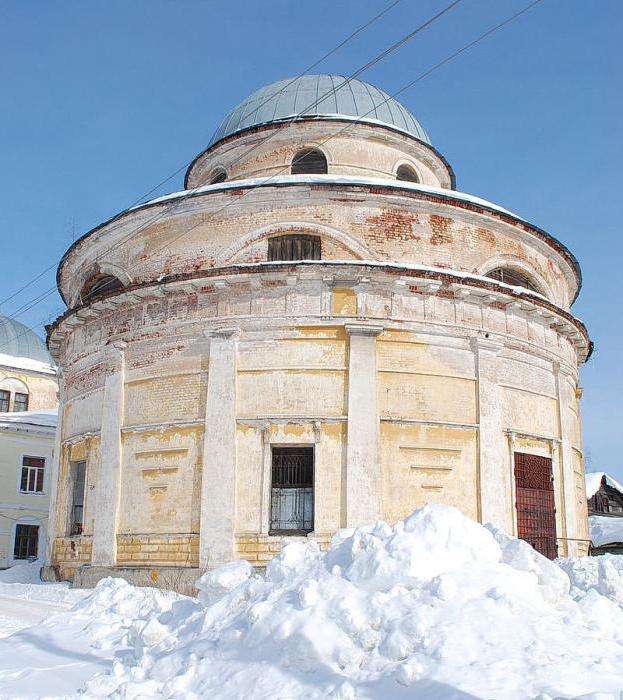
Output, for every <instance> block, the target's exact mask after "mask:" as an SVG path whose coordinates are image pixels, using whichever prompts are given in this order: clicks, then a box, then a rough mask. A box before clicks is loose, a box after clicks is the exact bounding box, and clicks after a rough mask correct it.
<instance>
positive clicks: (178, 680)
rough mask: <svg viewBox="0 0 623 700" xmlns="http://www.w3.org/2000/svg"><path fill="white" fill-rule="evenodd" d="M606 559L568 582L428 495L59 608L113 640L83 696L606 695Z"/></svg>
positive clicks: (609, 644)
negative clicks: (365, 519)
mask: <svg viewBox="0 0 623 700" xmlns="http://www.w3.org/2000/svg"><path fill="white" fill-rule="evenodd" d="M613 559H614V560H615V561H618V559H617V558H608V559H604V560H603V563H602V562H601V561H599V562H597V564H593V562H592V561H591V560H589V562H590V563H589V564H588V565H587V566H586V567H584V564H583V562H584V561H585V560H577V561H576V560H573V561H572V562H571V563H569V564H565V565H564V566H565V567H566V569H567V570H568V572H570V573H571V574H572V581H573V588H571V584H570V579H569V576H568V575H567V574H566V573H565V572H564V571H563V569H562V568H560V567H559V566H558V565H557V564H556V563H554V562H550V561H549V560H547V559H545V558H543V557H541V556H540V555H539V554H537V553H536V552H535V551H534V550H532V548H531V547H530V546H529V545H528V544H526V543H525V542H522V541H519V540H516V539H513V538H510V537H508V536H507V535H505V534H504V533H503V532H501V531H500V530H497V529H496V528H493V527H491V526H489V527H482V526H480V525H478V524H476V523H474V522H473V521H471V520H469V519H467V518H465V517H464V516H463V515H461V514H460V513H459V511H457V510H455V509H453V508H449V507H445V506H439V505H432V504H429V505H427V506H425V507H424V508H422V509H421V510H419V511H417V512H416V513H414V514H413V515H412V516H410V517H409V518H407V519H405V520H404V521H401V522H399V523H397V524H396V525H395V526H394V527H390V526H389V525H387V524H385V523H377V524H375V525H373V526H370V527H365V528H359V529H357V530H354V531H342V532H341V533H339V534H338V535H337V536H336V537H335V538H334V541H333V543H332V546H331V548H330V550H329V551H328V552H327V553H322V552H320V551H319V549H318V547H317V546H316V545H315V544H314V543H313V542H309V543H307V544H303V543H292V544H290V545H289V546H287V547H286V548H285V549H284V550H283V552H282V553H281V554H280V555H278V556H277V557H275V558H274V559H273V560H272V561H271V562H270V563H269V565H268V568H267V571H266V575H265V576H260V575H258V574H256V573H254V571H253V569H252V568H251V567H250V566H249V565H248V564H246V563H245V562H238V563H232V564H229V565H228V566H226V567H223V568H222V569H219V570H217V571H213V572H211V573H209V574H206V575H205V576H203V577H202V578H201V579H200V581H199V588H200V591H201V598H202V602H195V601H192V600H190V599H183V598H180V599H179V600H176V601H171V600H164V599H162V598H160V597H159V595H163V594H159V595H156V594H155V593H154V592H153V591H149V590H148V589H134V588H132V587H130V586H127V584H123V583H121V582H119V581H116V580H110V579H109V580H107V581H105V582H102V583H100V585H99V586H98V587H97V589H96V590H95V592H94V593H93V594H92V595H91V596H90V597H89V598H88V599H86V600H85V601H83V602H82V603H79V604H78V605H77V606H76V607H75V608H74V612H73V613H72V614H73V615H74V616H76V615H77V616H82V617H87V618H93V620H102V622H101V623H98V622H96V621H94V622H92V623H91V627H90V630H89V638H91V637H92V636H93V625H96V626H97V625H98V624H100V627H99V628H98V633H97V634H96V635H95V638H96V639H97V640H98V643H100V644H102V643H104V642H105V640H106V639H107V638H114V640H113V642H112V643H114V644H119V643H122V644H123V646H126V645H127V647H128V648H127V649H126V650H124V651H123V652H122V653H118V654H117V656H116V659H115V661H114V663H113V667H112V672H111V673H108V674H100V675H98V676H96V677H95V678H93V679H92V680H91V681H89V682H88V683H87V684H86V695H87V697H107V696H109V695H111V694H116V695H115V697H121V698H138V697H175V698H181V697H184V698H190V699H193V698H199V697H209V698H211V699H218V698H223V699H225V698H227V699H228V700H229V699H231V698H245V699H246V698H253V699H264V698H265V699H269V698H270V699H271V700H272V699H273V698H306V699H307V698H309V699H313V698H343V699H351V698H352V699H354V698H379V699H380V698H383V699H385V698H414V697H418V698H423V699H425V700H426V699H432V698H474V697H477V698H493V697H495V698H496V699H497V700H503V699H504V698H536V697H538V698H540V699H541V700H545V699H547V698H555V697H571V696H573V697H575V696H578V695H585V694H589V693H604V694H605V695H600V696H599V697H600V700H604V699H605V698H614V697H615V695H616V697H618V691H619V690H620V689H622V688H623V610H622V609H621V607H620V602H621V600H623V593H622V591H623V583H622V582H621V581H622V576H621V574H622V573H623V564H621V565H618V564H615V563H612V561H613ZM583 567H584V568H583ZM600 567H601V568H600ZM126 597H129V598H131V602H130V603H127V608H126V607H124V606H126V603H125V602H124V601H125V598H126ZM613 601H614V602H613ZM120 625H121V626H123V632H122V633H121V632H120ZM120 634H121V637H120ZM107 635H108V637H107ZM121 638H122V639H121ZM120 639H121V642H120ZM0 651H1V649H0ZM0 678H1V675H0ZM0 688H1V681H0ZM594 697H597V696H594Z"/></svg>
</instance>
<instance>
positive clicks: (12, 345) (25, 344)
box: [0, 313, 54, 366]
mask: <svg viewBox="0 0 623 700" xmlns="http://www.w3.org/2000/svg"><path fill="white" fill-rule="evenodd" d="M0 355H9V356H11V357H16V358H17V357H25V358H27V359H29V360H37V361H38V362H44V363H45V364H48V365H52V366H53V365H54V362H53V361H52V358H51V357H50V353H49V352H48V351H47V349H46V347H45V343H44V342H43V340H41V338H40V337H39V336H38V335H37V334H36V333H35V332H34V331H32V330H30V328H28V326H25V325H24V324H23V323H20V322H19V321H15V320H14V319H12V318H7V317H6V316H4V315H3V314H1V313H0ZM2 364H5V362H4V361H3V363H2Z"/></svg>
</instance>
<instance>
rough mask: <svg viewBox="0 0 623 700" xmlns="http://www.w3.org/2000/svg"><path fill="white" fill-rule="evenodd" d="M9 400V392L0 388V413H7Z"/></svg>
mask: <svg viewBox="0 0 623 700" xmlns="http://www.w3.org/2000/svg"><path fill="white" fill-rule="evenodd" d="M10 402H11V392H10V391H5V390H4V389H0V413H7V411H8V410H9V403H10Z"/></svg>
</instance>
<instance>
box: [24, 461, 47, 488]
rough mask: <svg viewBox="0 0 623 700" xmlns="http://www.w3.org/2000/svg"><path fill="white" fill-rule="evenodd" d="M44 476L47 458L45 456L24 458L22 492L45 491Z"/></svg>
mask: <svg viewBox="0 0 623 700" xmlns="http://www.w3.org/2000/svg"><path fill="white" fill-rule="evenodd" d="M44 478H45V459H44V458H43V457H24V458H23V459H22V477H21V479H20V486H19V490H20V491H21V492H22V493H43V482H44Z"/></svg>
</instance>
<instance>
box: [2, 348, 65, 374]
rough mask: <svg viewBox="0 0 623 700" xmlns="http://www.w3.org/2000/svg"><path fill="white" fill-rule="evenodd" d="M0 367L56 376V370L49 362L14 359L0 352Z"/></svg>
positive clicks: (25, 358)
mask: <svg viewBox="0 0 623 700" xmlns="http://www.w3.org/2000/svg"><path fill="white" fill-rule="evenodd" d="M0 365H3V366H5V367H11V368H13V369H26V370H30V371H31V372H41V373H43V374H56V368H55V367H53V366H52V365H51V364H50V363H49V362H42V361H41V360H33V359H32V358H30V357H14V356H13V355H5V354H4V353H1V352H0Z"/></svg>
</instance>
